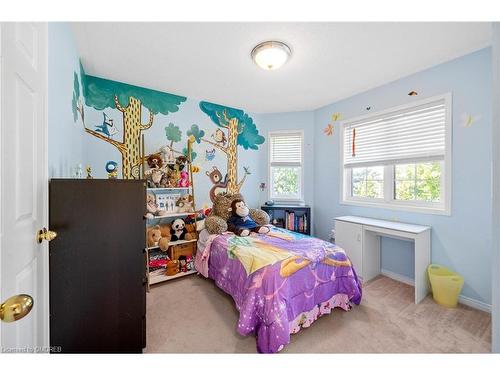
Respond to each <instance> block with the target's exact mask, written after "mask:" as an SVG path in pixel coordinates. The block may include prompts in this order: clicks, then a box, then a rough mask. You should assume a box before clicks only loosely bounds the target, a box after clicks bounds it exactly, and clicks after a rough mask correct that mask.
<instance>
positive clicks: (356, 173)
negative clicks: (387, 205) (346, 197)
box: [352, 166, 384, 198]
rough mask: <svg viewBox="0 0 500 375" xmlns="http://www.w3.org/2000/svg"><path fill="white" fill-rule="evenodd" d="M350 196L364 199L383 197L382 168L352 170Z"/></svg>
mask: <svg viewBox="0 0 500 375" xmlns="http://www.w3.org/2000/svg"><path fill="white" fill-rule="evenodd" d="M352 196H353V197H364V198H383V197H384V167H383V166H375V167H362V168H353V169H352Z"/></svg>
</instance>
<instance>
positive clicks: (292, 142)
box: [269, 131, 303, 201]
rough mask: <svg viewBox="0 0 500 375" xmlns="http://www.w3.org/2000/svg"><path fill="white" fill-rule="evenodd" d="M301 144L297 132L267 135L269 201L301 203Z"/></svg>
mask: <svg viewBox="0 0 500 375" xmlns="http://www.w3.org/2000/svg"><path fill="white" fill-rule="evenodd" d="M302 142H303V133H302V132H297V131H290V132H271V133H269V159H270V162H269V176H270V178H269V179H270V181H269V185H270V194H269V197H270V199H273V200H276V201H302V200H303V195H302V175H303V166H302V160H303V159H302V158H303V155H302V148H303V146H302Z"/></svg>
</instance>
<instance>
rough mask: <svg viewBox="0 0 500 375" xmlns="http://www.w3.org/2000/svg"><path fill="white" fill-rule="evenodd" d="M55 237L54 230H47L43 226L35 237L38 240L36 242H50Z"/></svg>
mask: <svg viewBox="0 0 500 375" xmlns="http://www.w3.org/2000/svg"><path fill="white" fill-rule="evenodd" d="M56 237H57V233H56V232H53V231H51V230H47V228H43V229H40V230H39V231H38V233H37V237H36V238H37V240H38V243H42V241H43V240H45V241H48V242H50V241H52V240H53V239H54V238H56Z"/></svg>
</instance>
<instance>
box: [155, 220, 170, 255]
mask: <svg viewBox="0 0 500 375" xmlns="http://www.w3.org/2000/svg"><path fill="white" fill-rule="evenodd" d="M157 227H159V229H160V232H161V238H160V240H159V241H158V246H159V248H160V250H161V251H167V250H168V248H169V247H170V241H171V240H172V236H171V234H170V230H171V229H172V227H171V226H170V224H159V225H157Z"/></svg>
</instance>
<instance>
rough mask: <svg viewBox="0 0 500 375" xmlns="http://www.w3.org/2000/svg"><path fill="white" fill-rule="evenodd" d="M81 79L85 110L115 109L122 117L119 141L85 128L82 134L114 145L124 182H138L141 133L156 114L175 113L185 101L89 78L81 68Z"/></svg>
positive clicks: (149, 125)
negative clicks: (145, 117) (145, 118)
mask: <svg viewBox="0 0 500 375" xmlns="http://www.w3.org/2000/svg"><path fill="white" fill-rule="evenodd" d="M80 78H81V83H82V89H83V97H84V98H85V104H86V105H87V106H89V107H92V108H94V109H96V110H98V111H101V110H104V109H106V108H116V109H117V110H119V111H120V112H121V113H122V117H123V139H122V141H117V140H114V139H111V138H108V137H106V136H104V135H103V134H100V133H99V132H96V131H95V130H91V129H88V128H87V127H86V126H85V131H86V132H87V133H89V134H92V135H93V136H94V137H97V138H99V139H101V140H103V141H104V142H107V143H109V144H111V145H113V146H114V147H116V148H117V149H118V151H120V153H121V155H122V176H123V178H125V179H131V178H139V167H140V165H141V156H140V137H141V132H142V131H143V130H147V129H149V128H150V127H151V126H152V125H153V120H154V116H155V115H156V114H158V113H162V114H164V115H167V114H169V113H171V112H176V111H177V110H178V109H179V106H180V104H181V103H182V102H184V101H185V100H186V98H185V97H183V96H177V95H172V94H168V93H164V92H160V91H155V90H150V89H146V88H142V87H138V86H133V85H128V84H126V83H121V82H116V81H110V80H107V79H103V78H98V77H93V76H89V75H86V74H85V71H84V70H83V68H82V67H81V68H80ZM143 106H144V107H145V108H147V109H148V111H149V116H148V121H147V122H146V123H145V124H143V123H142V107H143ZM82 120H83V119H82ZM84 125H85V122H84Z"/></svg>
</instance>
